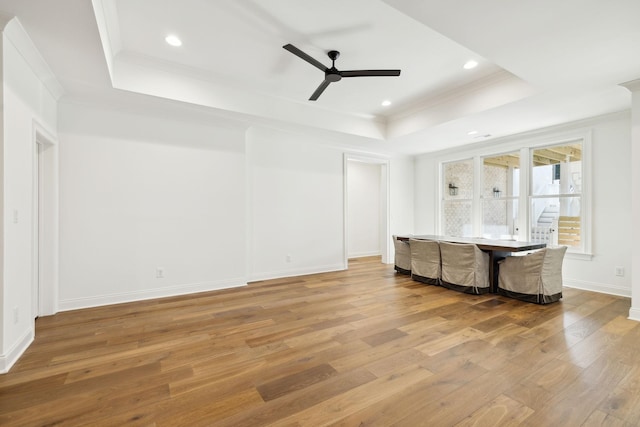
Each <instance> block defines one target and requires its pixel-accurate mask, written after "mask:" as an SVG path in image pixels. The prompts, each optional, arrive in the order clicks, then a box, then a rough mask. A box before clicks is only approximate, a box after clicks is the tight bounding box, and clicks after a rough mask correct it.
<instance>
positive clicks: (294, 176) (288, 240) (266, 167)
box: [247, 127, 346, 280]
mask: <svg viewBox="0 0 640 427" xmlns="http://www.w3.org/2000/svg"><path fill="white" fill-rule="evenodd" d="M247 156H248V167H249V183H250V193H249V198H250V202H249V203H250V205H249V212H250V219H249V221H250V222H249V236H250V240H249V264H250V265H249V271H250V273H249V276H250V279H251V280H260V279H265V278H273V277H284V276H292V275H298V274H307V273H316V272H321V271H334V270H340V269H344V268H345V267H346V266H345V264H344V232H343V228H344V222H343V216H344V215H343V210H344V208H343V206H344V204H343V152H342V150H340V149H337V148H332V147H328V146H326V145H323V144H322V141H321V140H317V141H315V140H312V139H311V138H309V137H305V136H302V135H297V134H290V133H286V132H279V131H275V130H270V129H265V128H258V127H253V128H251V129H250V130H249V131H248V133H247Z"/></svg>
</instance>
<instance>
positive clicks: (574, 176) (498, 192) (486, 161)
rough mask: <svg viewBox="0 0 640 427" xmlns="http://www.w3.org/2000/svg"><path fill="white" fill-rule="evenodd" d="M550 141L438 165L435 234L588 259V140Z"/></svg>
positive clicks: (511, 145)
mask: <svg viewBox="0 0 640 427" xmlns="http://www.w3.org/2000/svg"><path fill="white" fill-rule="evenodd" d="M549 141H550V140H549V139H547V140H546V142H545V143H540V142H535V141H533V142H531V143H529V144H528V145H525V144H522V143H518V142H513V143H511V144H509V145H507V144H505V146H506V147H507V150H505V151H504V152H498V153H495V154H494V153H491V154H485V153H482V152H480V150H478V152H477V153H476V155H474V156H473V157H472V158H468V159H463V160H449V159H446V160H445V161H442V162H441V166H442V168H441V173H442V175H441V188H440V191H441V195H442V197H441V199H440V200H441V205H440V226H439V230H438V232H439V233H440V234H445V235H452V236H460V237H484V238H489V239H515V240H529V241H534V242H544V243H548V244H550V245H565V246H568V247H569V253H574V254H583V255H588V254H589V252H590V241H589V240H590V239H589V236H590V221H589V218H590V215H589V212H590V209H589V206H590V204H589V197H588V196H589V193H588V192H585V190H588V189H589V187H590V185H589V182H590V181H589V180H588V179H589V176H588V175H587V176H586V175H585V171H589V164H590V163H589V156H588V153H589V150H588V147H589V136H588V134H586V135H585V134H583V135H581V136H576V137H574V138H573V139H568V138H564V141H563V142H557V143H552V142H551V143H550V142H549ZM488 149H490V148H488V147H485V148H484V150H488ZM443 160H444V159H443Z"/></svg>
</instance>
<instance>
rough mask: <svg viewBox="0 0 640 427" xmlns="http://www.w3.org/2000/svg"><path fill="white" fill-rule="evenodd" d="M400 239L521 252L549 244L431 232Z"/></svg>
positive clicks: (403, 236) (404, 236)
mask: <svg viewBox="0 0 640 427" xmlns="http://www.w3.org/2000/svg"><path fill="white" fill-rule="evenodd" d="M397 238H398V239H400V240H409V239H419V240H437V241H442V242H452V243H472V244H475V245H477V246H478V248H480V249H482V250H485V251H501V252H520V251H530V250H534V249H542V248H545V247H546V246H547V244H546V243H539V242H520V241H517V240H498V239H485V238H482V237H455V236H436V235H429V234H420V235H402V236H397Z"/></svg>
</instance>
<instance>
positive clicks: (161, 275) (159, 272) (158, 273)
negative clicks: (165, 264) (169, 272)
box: [156, 267, 164, 279]
mask: <svg viewBox="0 0 640 427" xmlns="http://www.w3.org/2000/svg"><path fill="white" fill-rule="evenodd" d="M156 279H164V268H162V267H156Z"/></svg>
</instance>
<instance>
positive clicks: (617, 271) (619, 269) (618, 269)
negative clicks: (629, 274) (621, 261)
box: [614, 266, 624, 277]
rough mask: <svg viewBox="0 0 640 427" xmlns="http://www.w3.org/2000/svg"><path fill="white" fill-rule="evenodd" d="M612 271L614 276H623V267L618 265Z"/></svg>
mask: <svg viewBox="0 0 640 427" xmlns="http://www.w3.org/2000/svg"><path fill="white" fill-rule="evenodd" d="M614 273H615V275H616V276H619V277H624V267H620V266H618V267H616V268H615V270H614Z"/></svg>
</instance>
